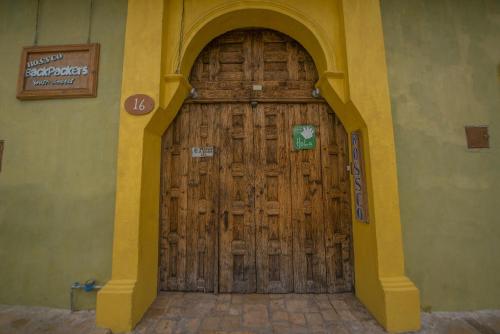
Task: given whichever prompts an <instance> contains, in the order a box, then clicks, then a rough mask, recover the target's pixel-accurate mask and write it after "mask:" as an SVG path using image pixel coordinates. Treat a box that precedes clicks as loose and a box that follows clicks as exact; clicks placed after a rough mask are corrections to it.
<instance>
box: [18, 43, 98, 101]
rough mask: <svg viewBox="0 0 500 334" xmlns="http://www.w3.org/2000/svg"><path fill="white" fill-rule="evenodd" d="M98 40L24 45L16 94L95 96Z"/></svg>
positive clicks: (32, 96) (39, 96)
mask: <svg viewBox="0 0 500 334" xmlns="http://www.w3.org/2000/svg"><path fill="white" fill-rule="evenodd" d="M98 62H99V44H79V45H61V46H33V47H25V48H24V49H23V52H22V56H21V65H20V69H19V78H18V83H17V98H18V99H21V100H25V99H53V98H68V97H95V96H96V95H97V68H98Z"/></svg>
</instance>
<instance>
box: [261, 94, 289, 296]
mask: <svg viewBox="0 0 500 334" xmlns="http://www.w3.org/2000/svg"><path fill="white" fill-rule="evenodd" d="M286 109H287V108H286V105H284V104H277V103H274V104H273V103H266V104H261V105H259V106H258V107H257V108H256V110H255V113H254V114H255V130H254V131H255V132H254V138H255V139H254V142H255V146H254V147H255V157H256V160H255V179H254V180H255V190H256V195H255V216H256V228H257V261H256V262H257V291H258V292H274V293H286V292H292V291H293V263H292V261H293V245H292V242H293V240H292V226H291V223H290V217H291V216H290V215H291V211H290V209H291V205H290V168H289V164H290V143H289V140H288V133H289V132H288V127H289V126H288V114H287V110H286Z"/></svg>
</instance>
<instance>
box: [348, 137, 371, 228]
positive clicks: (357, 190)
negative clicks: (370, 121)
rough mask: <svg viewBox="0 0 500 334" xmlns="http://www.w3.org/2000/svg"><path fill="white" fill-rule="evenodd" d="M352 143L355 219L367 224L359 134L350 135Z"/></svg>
mask: <svg viewBox="0 0 500 334" xmlns="http://www.w3.org/2000/svg"><path fill="white" fill-rule="evenodd" d="M351 141H352V162H353V168H352V174H353V177H354V207H355V211H356V219H357V220H359V221H361V222H364V223H368V201H367V196H366V195H367V194H366V181H365V180H366V178H365V166H364V161H363V142H362V138H361V132H360V131H355V132H353V133H352V134H351Z"/></svg>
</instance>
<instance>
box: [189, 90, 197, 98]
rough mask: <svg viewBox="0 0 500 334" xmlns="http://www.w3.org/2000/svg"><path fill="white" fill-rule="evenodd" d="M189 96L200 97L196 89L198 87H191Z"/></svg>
mask: <svg viewBox="0 0 500 334" xmlns="http://www.w3.org/2000/svg"><path fill="white" fill-rule="evenodd" d="M189 97H190V98H192V99H196V98H198V92H197V91H196V88H191V90H190V91H189Z"/></svg>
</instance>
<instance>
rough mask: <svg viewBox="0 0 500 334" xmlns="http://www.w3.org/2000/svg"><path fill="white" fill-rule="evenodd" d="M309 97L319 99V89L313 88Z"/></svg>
mask: <svg viewBox="0 0 500 334" xmlns="http://www.w3.org/2000/svg"><path fill="white" fill-rule="evenodd" d="M311 95H312V97H314V98H315V99H319V98H320V97H321V92H320V90H319V88H314V89H313V90H312V92H311Z"/></svg>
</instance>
